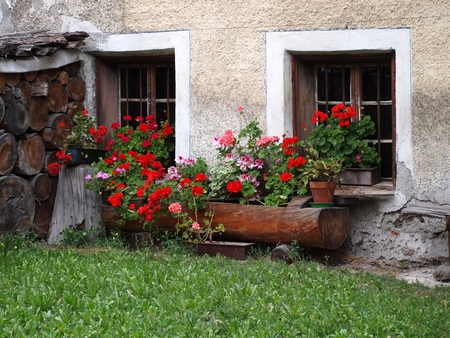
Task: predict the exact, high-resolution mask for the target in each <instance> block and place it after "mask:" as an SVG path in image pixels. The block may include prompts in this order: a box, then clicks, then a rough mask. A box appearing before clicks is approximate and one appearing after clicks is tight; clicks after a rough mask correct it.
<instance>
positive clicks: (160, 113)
mask: <svg viewBox="0 0 450 338" xmlns="http://www.w3.org/2000/svg"><path fill="white" fill-rule="evenodd" d="M168 108H169V109H170V106H169V107H167V104H166V103H157V104H156V122H157V123H159V122H161V121H165V120H167V119H168V113H169V112H168V111H167V110H168Z"/></svg>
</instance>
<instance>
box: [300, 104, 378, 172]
mask: <svg viewBox="0 0 450 338" xmlns="http://www.w3.org/2000/svg"><path fill="white" fill-rule="evenodd" d="M356 116H357V113H356V111H355V109H354V107H353V106H346V105H345V104H343V103H341V104H338V105H336V106H334V107H333V108H332V109H331V112H328V113H324V112H321V111H316V112H315V114H314V115H313V118H312V121H313V122H314V123H316V124H317V125H316V127H315V128H314V129H313V130H312V131H311V135H310V137H309V138H308V139H307V140H306V143H307V144H308V145H309V146H310V147H312V148H314V149H315V151H316V152H317V155H316V156H318V157H321V158H324V157H332V158H340V159H342V161H343V166H344V167H346V168H352V167H359V168H370V167H373V166H376V165H378V164H379V163H380V157H379V155H378V152H377V150H376V148H375V147H374V146H372V145H370V143H369V142H368V141H366V140H365V139H366V138H367V137H370V136H373V135H374V134H375V123H374V122H373V121H372V120H371V118H370V116H369V115H366V116H363V117H362V118H361V119H359V120H357V121H353V120H352V119H354V118H355V117H356Z"/></svg>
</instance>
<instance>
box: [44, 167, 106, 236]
mask: <svg viewBox="0 0 450 338" xmlns="http://www.w3.org/2000/svg"><path fill="white" fill-rule="evenodd" d="M87 175H92V167H91V166H90V165H78V166H73V167H67V166H66V165H64V166H63V169H62V170H61V172H60V173H59V180H58V190H57V193H56V199H55V206H54V209H53V215H52V222H51V224H50V229H49V236H48V243H49V244H61V240H62V236H61V232H62V231H63V230H65V229H67V228H68V227H69V226H76V225H82V228H83V229H84V230H90V229H91V228H92V227H95V228H100V227H101V208H102V205H101V198H100V195H98V194H97V193H96V192H95V191H92V190H89V189H86V187H85V186H86V180H85V177H86V176H87Z"/></svg>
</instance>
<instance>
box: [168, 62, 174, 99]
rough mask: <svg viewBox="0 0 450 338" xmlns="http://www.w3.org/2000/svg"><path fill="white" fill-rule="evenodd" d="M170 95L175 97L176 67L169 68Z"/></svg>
mask: <svg viewBox="0 0 450 338" xmlns="http://www.w3.org/2000/svg"><path fill="white" fill-rule="evenodd" d="M169 81H170V82H169V97H170V98H171V99H174V98H175V68H169Z"/></svg>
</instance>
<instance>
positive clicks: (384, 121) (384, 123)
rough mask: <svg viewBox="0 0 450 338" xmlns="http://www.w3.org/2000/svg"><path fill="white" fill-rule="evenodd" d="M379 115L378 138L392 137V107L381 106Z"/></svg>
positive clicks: (389, 138) (386, 138)
mask: <svg viewBox="0 0 450 338" xmlns="http://www.w3.org/2000/svg"><path fill="white" fill-rule="evenodd" d="M380 108H381V115H380V124H381V126H380V138H381V139H384V140H391V139H392V109H391V108H392V107H391V106H381V107H380Z"/></svg>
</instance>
